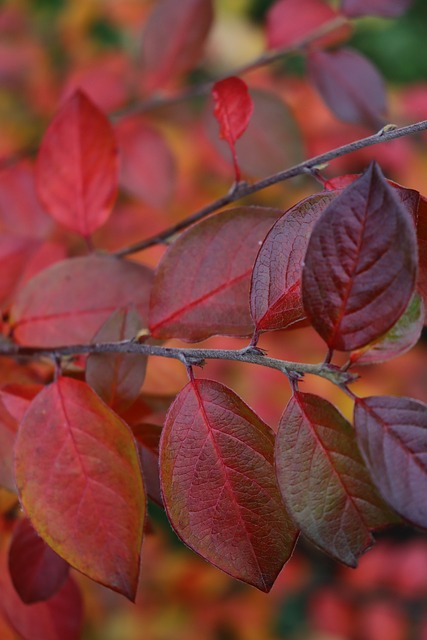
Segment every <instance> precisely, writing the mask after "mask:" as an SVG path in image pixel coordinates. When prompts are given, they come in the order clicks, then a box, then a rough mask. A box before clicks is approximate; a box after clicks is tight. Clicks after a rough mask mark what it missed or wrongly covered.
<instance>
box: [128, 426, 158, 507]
mask: <svg viewBox="0 0 427 640" xmlns="http://www.w3.org/2000/svg"><path fill="white" fill-rule="evenodd" d="M132 432H133V435H134V436H135V439H136V443H137V445H138V451H139V459H140V461H141V467H142V475H143V476H144V484H145V487H146V490H147V495H148V497H149V498H150V499H151V500H154V502H156V503H157V504H159V505H160V506H163V499H162V494H161V491H160V478H159V442H160V436H161V433H162V427H160V426H159V425H157V424H147V423H143V424H137V425H134V426H133V427H132Z"/></svg>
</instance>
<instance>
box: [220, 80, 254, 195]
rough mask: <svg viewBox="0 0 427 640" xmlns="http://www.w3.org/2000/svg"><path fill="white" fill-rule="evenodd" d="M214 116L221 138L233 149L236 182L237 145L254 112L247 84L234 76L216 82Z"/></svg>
mask: <svg viewBox="0 0 427 640" xmlns="http://www.w3.org/2000/svg"><path fill="white" fill-rule="evenodd" d="M212 96H213V99H214V105H215V106H214V114H215V117H216V119H217V120H218V124H219V134H220V137H221V138H222V139H223V140H225V141H226V142H227V144H228V145H229V147H230V149H231V153H232V156H233V163H234V171H235V174H236V181H237V182H238V181H239V179H240V169H239V166H238V163H237V155H236V148H235V144H236V141H237V139H238V138H240V136H242V135H243V133H244V132H245V131H246V128H247V126H248V124H249V120H250V118H251V115H252V112H253V108H254V105H253V102H252V98H251V96H250V95H249V91H248V87H247V85H246V83H245V82H244V81H243V80H241V79H240V78H236V77H235V76H232V77H230V78H226V79H225V80H220V81H219V82H216V83H215V84H214V86H213V89H212Z"/></svg>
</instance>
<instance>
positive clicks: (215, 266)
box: [149, 207, 280, 341]
mask: <svg viewBox="0 0 427 640" xmlns="http://www.w3.org/2000/svg"><path fill="white" fill-rule="evenodd" d="M279 215H280V212H279V211H276V210H274V209H267V208H262V207H239V208H237V209H229V210H228V211H223V212H221V213H219V214H217V215H215V216H212V217H211V218H207V219H206V220H203V221H202V222H200V223H199V224H197V225H195V226H194V227H192V228H190V229H189V230H188V231H186V232H184V233H183V234H182V235H181V236H180V237H179V238H178V239H177V240H176V241H175V242H174V243H173V245H172V246H171V247H170V248H169V249H168V251H167V253H166V254H165V256H164V257H163V259H162V261H161V262H160V264H159V267H158V270H157V273H156V276H155V281H154V285H153V293H152V297H151V302H150V322H149V327H150V331H151V334H152V335H153V336H154V337H156V338H169V337H179V338H184V339H186V340H191V341H197V340H203V339H204V338H207V337H209V336H212V335H215V334H226V335H242V336H244V335H250V334H251V332H252V330H253V324H252V320H251V316H250V310H249V286H250V277H251V272H252V267H253V264H254V261H255V257H256V254H257V252H258V249H259V247H260V245H261V243H262V241H263V239H264V238H265V236H266V234H267V232H268V230H269V229H270V227H271V226H272V225H273V223H274V222H275V221H276V220H277V218H278V216H279ZM183 256H185V260H183V259H182V257H183Z"/></svg>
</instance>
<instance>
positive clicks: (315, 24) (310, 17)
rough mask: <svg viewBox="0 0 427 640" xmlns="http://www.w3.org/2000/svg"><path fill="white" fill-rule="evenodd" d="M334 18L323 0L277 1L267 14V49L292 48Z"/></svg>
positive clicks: (334, 15) (332, 12) (334, 13)
mask: <svg viewBox="0 0 427 640" xmlns="http://www.w3.org/2000/svg"><path fill="white" fill-rule="evenodd" d="M336 16H337V14H336V12H335V11H334V10H333V9H332V7H330V6H329V5H327V4H325V2H323V0H278V2H275V3H274V4H273V5H272V6H271V7H270V9H269V11H268V13H267V23H266V27H267V47H268V48H269V49H281V48H282V47H294V46H296V45H298V44H300V43H301V42H303V41H304V39H305V38H307V36H310V35H311V34H312V33H313V32H315V31H316V30H318V29H319V27H321V26H322V25H324V24H326V23H328V22H330V21H331V20H333V19H334V18H336Z"/></svg>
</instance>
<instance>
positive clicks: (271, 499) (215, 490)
mask: <svg viewBox="0 0 427 640" xmlns="http://www.w3.org/2000/svg"><path fill="white" fill-rule="evenodd" d="M273 448H274V435H273V432H272V431H271V430H270V429H269V427H268V426H267V425H266V424H264V423H263V422H262V421H261V420H260V419H259V418H258V416H257V415H256V414H254V413H253V411H251V409H249V407H247V406H246V405H245V404H244V403H243V401H242V400H241V399H240V398H239V397H238V396H236V395H235V394H234V393H233V392H232V391H231V390H230V389H227V388H226V387H224V386H222V385H220V384H219V383H217V382H213V381H211V380H194V381H193V382H191V383H189V384H188V385H187V386H186V387H185V388H184V389H183V390H182V391H181V392H180V394H179V395H178V396H177V398H176V400H175V402H174V403H173V405H172V407H171V408H170V411H169V413H168V416H167V419H166V423H165V426H164V428H163V433H162V438H161V441H160V477H161V484H162V492H163V499H164V504H165V508H166V512H167V514H168V517H169V519H170V521H171V523H172V526H173V527H174V529H175V531H176V532H177V534H178V535H179V536H180V538H182V540H183V541H184V542H185V544H187V545H188V546H190V547H191V548H192V549H194V551H196V552H197V553H199V554H200V555H201V556H203V557H204V558H206V560H208V561H209V562H211V563H212V564H214V565H215V566H217V567H218V568H220V569H222V570H223V571H225V572H226V573H229V574H230V575H231V576H233V577H235V578H239V579H240V580H243V581H244V582H247V583H249V584H252V585H254V586H255V587H257V588H258V589H261V590H262V591H269V589H270V588H271V586H272V584H273V582H274V580H275V579H276V577H277V575H278V573H279V571H280V570H281V568H282V566H283V564H284V563H285V562H286V560H287V559H288V558H289V557H290V555H291V553H292V549H293V547H294V544H295V540H296V536H297V532H296V529H295V526H294V524H293V523H292V521H291V520H290V519H289V517H288V515H287V513H286V511H285V509H284V507H283V503H282V501H281V499H280V494H279V489H278V487H277V482H276V479H275V476H274V468H273Z"/></svg>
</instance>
